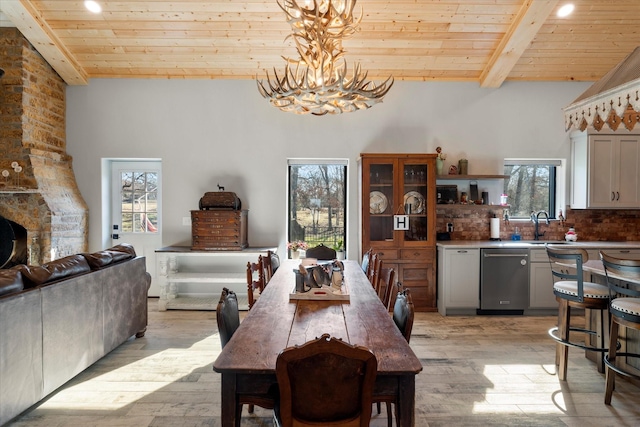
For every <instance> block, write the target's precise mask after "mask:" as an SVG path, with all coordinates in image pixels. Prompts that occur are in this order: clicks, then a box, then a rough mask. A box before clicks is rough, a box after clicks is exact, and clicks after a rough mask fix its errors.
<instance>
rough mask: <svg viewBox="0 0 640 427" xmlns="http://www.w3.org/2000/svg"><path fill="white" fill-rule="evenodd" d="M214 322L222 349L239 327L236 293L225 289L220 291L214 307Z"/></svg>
mask: <svg viewBox="0 0 640 427" xmlns="http://www.w3.org/2000/svg"><path fill="white" fill-rule="evenodd" d="M216 322H217V323H218V334H219V335H220V344H221V345H222V348H224V346H225V345H227V343H228V342H229V340H230V339H231V337H232V336H233V334H234V333H235V331H236V329H238V326H240V312H239V310H238V297H237V296H236V293H235V292H233V291H230V290H229V289H227V288H223V289H222V294H221V295H220V300H219V301H218V305H217V306H216Z"/></svg>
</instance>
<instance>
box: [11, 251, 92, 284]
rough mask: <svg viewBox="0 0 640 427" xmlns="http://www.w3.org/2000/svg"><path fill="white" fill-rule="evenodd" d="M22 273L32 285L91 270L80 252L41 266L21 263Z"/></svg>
mask: <svg viewBox="0 0 640 427" xmlns="http://www.w3.org/2000/svg"><path fill="white" fill-rule="evenodd" d="M21 271H22V275H23V276H24V278H25V279H26V280H27V281H29V282H31V284H32V286H39V285H42V284H43V283H48V282H53V281H55V280H60V279H64V278H65V277H69V276H74V275H76V274H81V273H86V272H89V271H91V267H89V263H88V262H87V259H86V258H85V257H84V256H82V255H81V254H76V255H69V256H66V257H64V258H60V259H56V260H54V261H51V262H48V263H46V264H43V265H41V266H35V265H23V266H21Z"/></svg>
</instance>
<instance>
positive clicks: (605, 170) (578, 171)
mask: <svg viewBox="0 0 640 427" xmlns="http://www.w3.org/2000/svg"><path fill="white" fill-rule="evenodd" d="M571 143H572V163H573V164H572V171H573V173H572V175H573V180H572V195H571V207H572V208H574V209H580V208H640V135H629V134H602V135H599V134H598V135H596V134H594V135H587V136H585V135H572V138H571Z"/></svg>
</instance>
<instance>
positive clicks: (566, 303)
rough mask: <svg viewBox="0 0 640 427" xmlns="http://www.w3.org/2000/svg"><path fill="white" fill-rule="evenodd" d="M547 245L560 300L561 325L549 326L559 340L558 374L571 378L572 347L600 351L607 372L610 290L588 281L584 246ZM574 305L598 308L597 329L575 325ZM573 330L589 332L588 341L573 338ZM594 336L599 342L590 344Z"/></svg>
mask: <svg viewBox="0 0 640 427" xmlns="http://www.w3.org/2000/svg"><path fill="white" fill-rule="evenodd" d="M545 247H546V250H547V255H548V256H549V263H550V264H551V272H552V274H553V278H554V282H555V283H554V284H553V293H554V294H555V296H556V300H557V301H558V303H559V308H558V326H556V327H553V328H551V329H549V335H550V336H551V338H553V339H554V340H556V341H557V343H558V344H557V345H556V372H557V373H558V377H559V379H560V380H561V381H566V380H567V362H568V358H569V347H577V348H581V349H584V350H588V351H593V352H596V353H597V355H598V356H597V366H598V372H604V357H603V354H604V353H605V352H607V350H608V348H607V347H606V346H605V336H606V330H607V325H608V319H609V316H608V313H609V289H608V287H607V286H604V285H600V284H597V283H592V282H586V281H584V276H583V271H582V265H583V264H584V263H585V262H587V261H588V259H589V255H588V254H587V251H585V250H584V249H578V248H568V247H566V246H554V245H548V244H547V245H545ZM556 278H557V279H558V280H557V281H556ZM571 308H580V309H584V310H597V311H598V312H599V313H598V314H599V318H598V321H597V323H598V325H597V326H596V328H595V329H585V328H578V327H574V326H571ZM571 332H578V333H584V334H586V335H585V342H584V343H579V342H576V341H572V340H571V337H570V334H571ZM591 336H595V337H596V344H595V345H591V343H590V337H591Z"/></svg>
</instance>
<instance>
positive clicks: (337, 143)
mask: <svg viewBox="0 0 640 427" xmlns="http://www.w3.org/2000/svg"><path fill="white" fill-rule="evenodd" d="M588 87H589V84H588V83H509V82H508V83H505V84H503V86H502V87H501V88H499V89H482V88H479V87H478V85H477V84H475V83H433V82H403V81H397V82H396V83H395V84H394V86H393V88H392V89H391V90H390V91H389V93H388V95H387V97H386V98H385V101H384V102H383V103H382V104H378V105H376V106H374V107H372V108H371V109H370V110H367V111H360V112H356V113H349V114H343V115H339V116H324V117H315V116H297V115H294V114H291V113H283V112H281V111H279V110H277V109H275V108H274V107H271V106H270V105H269V103H268V102H267V101H266V100H264V99H263V98H262V97H261V96H260V95H259V93H258V91H257V89H256V84H255V82H254V81H249V80H137V79H130V80H129V79H118V80H110V79H94V80H91V82H90V84H89V85H88V86H70V87H68V89H67V151H68V153H69V154H70V155H72V156H73V159H74V161H73V167H74V171H75V174H76V179H77V181H78V185H79V187H80V191H81V192H82V195H83V196H84V198H85V200H86V202H87V203H88V205H89V212H90V232H89V250H91V251H95V250H100V249H102V248H104V242H103V241H102V240H101V239H102V237H101V236H102V235H103V234H108V227H109V224H104V223H102V219H101V214H100V213H99V212H100V210H101V209H102V205H101V196H100V191H101V185H100V180H101V175H100V167H101V159H102V158H150V157H152V158H161V159H162V162H163V194H164V211H163V221H164V236H163V240H164V241H163V246H166V245H170V244H177V243H182V244H187V245H189V244H190V239H191V228H190V227H189V226H183V225H182V218H183V217H186V216H189V211H190V210H192V209H197V208H198V201H199V199H200V197H201V196H202V195H203V194H204V193H205V192H206V191H216V190H217V187H216V184H217V183H220V184H221V185H224V186H225V187H226V190H227V191H234V192H236V193H237V194H238V195H239V197H240V199H241V200H242V203H243V207H245V208H248V209H249V244H250V245H252V246H261V245H278V246H279V247H280V253H284V251H285V249H284V248H285V246H284V245H285V243H286V220H285V218H286V209H285V203H286V176H287V168H286V165H287V158H292V157H302V158H315V157H322V158H326V157H329V158H334V157H335V158H348V159H349V161H350V171H349V188H348V191H349V206H348V209H349V210H350V216H349V220H348V227H349V234H348V242H349V254H348V255H349V257H351V258H356V257H357V250H358V238H359V233H358V211H357V209H358V173H357V172H358V168H357V159H358V157H359V154H360V153H361V152H418V153H420V152H435V148H436V146H438V145H440V146H442V148H443V152H445V153H447V155H448V158H447V162H446V163H445V168H448V166H449V164H451V163H455V162H457V160H458V159H460V158H467V159H468V160H469V173H470V174H496V173H502V160H503V158H505V157H553V158H569V153H570V147H569V135H568V134H567V133H565V131H564V119H563V113H562V110H561V109H562V107H564V106H566V105H568V104H570V103H571V102H572V101H573V100H574V99H575V98H576V97H578V95H580V94H581V93H582V92H583V91H584V90H586V89H587V88H588Z"/></svg>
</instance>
